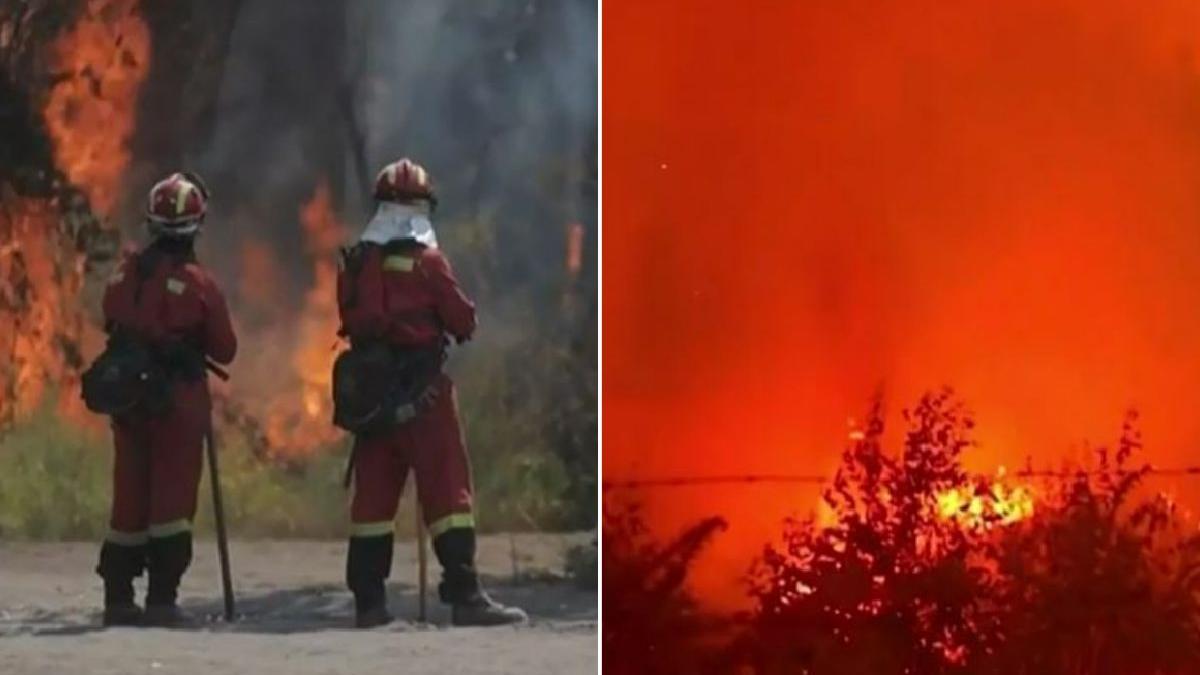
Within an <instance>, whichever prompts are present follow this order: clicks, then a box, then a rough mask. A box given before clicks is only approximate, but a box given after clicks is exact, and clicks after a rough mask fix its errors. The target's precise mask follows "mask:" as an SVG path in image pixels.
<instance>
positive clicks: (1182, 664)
mask: <svg viewBox="0 0 1200 675" xmlns="http://www.w3.org/2000/svg"><path fill="white" fill-rule="evenodd" d="M903 417H904V419H905V421H906V423H907V425H908V429H907V431H906V433H905V435H904V441H903V446H902V448H901V449H900V451H899V453H898V454H889V453H888V452H886V451H885V450H884V448H883V445H882V442H881V438H882V435H883V414H882V408H881V406H880V405H878V404H876V405H875V406H874V407H873V410H872V412H871V414H870V415H869V416H868V419H869V422H868V424H867V426H866V428H865V429H863V430H862V431H861V432H856V433H855V434H853V435H852V438H853V442H852V444H851V445H850V446H848V447H847V448H846V450H845V451H844V452H843V455H842V463H841V466H840V468H839V469H838V471H837V473H836V475H835V477H834V478H833V480H832V481H831V482H830V484H829V487H828V488H827V489H826V491H825V492H824V495H823V499H824V503H825V505H826V506H827V507H828V514H827V515H825V514H823V515H822V516H821V517H820V518H813V517H810V518H807V519H793V520H789V521H787V522H786V523H785V524H784V527H783V533H782V534H783V537H782V543H781V544H780V545H771V546H767V547H766V548H765V550H764V552H763V555H762V557H761V559H760V561H759V562H758V563H757V565H756V567H755V569H754V570H753V571H752V573H751V575H750V577H749V582H750V588H751V593H752V595H753V598H754V600H755V601H756V603H757V609H756V611H755V613H754V615H753V617H752V618H751V619H750V620H749V621H748V622H746V623H745V624H744V625H741V626H738V627H735V624H730V623H726V624H724V628H725V630H724V636H723V638H722V639H720V640H714V639H712V635H711V633H712V631H710V630H706V629H707V628H709V627H711V626H713V625H714V624H713V621H712V620H711V619H709V620H706V619H705V618H704V615H703V613H702V611H701V610H700V609H698V607H697V604H696V600H694V599H692V598H691V597H690V596H688V595H687V593H686V592H685V591H684V590H683V585H682V584H683V581H684V579H685V577H686V574H687V567H688V565H689V564H690V563H691V562H692V561H693V560H694V557H695V554H696V552H697V551H698V547H699V545H700V544H701V543H702V542H703V541H705V540H706V539H707V538H708V537H710V536H711V535H712V534H713V533H715V532H716V531H717V530H718V529H719V526H717V525H716V523H720V521H719V519H709V520H705V521H702V522H700V523H698V524H697V525H696V526H694V527H693V528H692V529H691V530H689V531H688V533H687V534H685V535H684V536H683V537H681V538H680V539H678V540H677V541H675V542H674V543H671V544H668V545H666V546H665V547H657V546H654V545H652V544H650V543H648V542H647V541H646V540H645V532H646V529H645V526H644V525H643V524H642V523H641V522H640V520H639V518H640V515H639V513H638V511H637V510H624V511H619V512H616V513H611V514H610V513H607V512H606V517H605V529H604V536H603V541H604V547H605V548H604V552H603V553H604V556H603V557H604V577H605V578H604V582H605V610H604V611H605V637H604V650H605V657H606V659H607V660H606V663H609V664H612V663H614V662H616V664H617V667H616V668H615V672H679V670H680V668H678V664H679V659H680V658H681V657H680V655H681V654H688V655H689V658H692V659H694V660H695V662H696V663H699V664H705V665H706V666H709V667H717V668H719V669H724V672H731V671H736V670H737V669H738V668H740V669H741V670H740V671H739V672H752V673H759V674H764V675H767V674H774V673H811V674H820V675H825V674H830V673H833V674H846V675H860V674H869V675H891V674H893V673H895V674H900V673H922V674H925V673H964V674H980V675H984V674H987V675H991V674H999V673H1005V674H1006V675H1008V674H1015V675H1021V674H1024V673H1028V674H1030V675H1033V674H1035V673H1036V674H1037V675H1108V674H1112V675H1131V674H1135V673H1153V674H1155V675H1183V674H1184V673H1196V672H1200V533H1197V532H1196V526H1195V523H1191V522H1190V521H1189V520H1188V518H1187V517H1185V516H1184V515H1183V514H1182V513H1181V512H1180V511H1179V510H1178V509H1177V507H1176V506H1175V505H1174V503H1173V502H1172V501H1171V500H1170V499H1169V498H1167V497H1166V496H1164V495H1160V494H1151V493H1149V492H1147V491H1146V490H1145V485H1144V479H1145V478H1146V476H1147V475H1148V473H1149V472H1150V471H1151V469H1150V468H1149V467H1147V466H1141V467H1136V468H1132V467H1133V462H1134V460H1135V459H1136V455H1137V453H1138V452H1139V450H1140V448H1141V440H1140V436H1139V433H1138V431H1137V428H1136V417H1135V416H1134V415H1133V414H1130V416H1129V417H1128V418H1127V419H1126V422H1125V425H1124V428H1123V433H1122V434H1121V438H1120V441H1119V443H1118V444H1117V447H1116V450H1115V452H1113V451H1109V450H1106V449H1100V450H1097V451H1096V459H1095V461H1094V462H1093V463H1091V464H1089V465H1085V466H1078V467H1073V468H1069V469H1067V470H1063V471H1059V472H1052V473H1048V474H1045V482H1044V484H1039V486H1038V489H1037V490H1033V489H1032V488H1031V487H1029V486H1023V485H1011V484H1009V482H1008V480H1009V479H1006V478H1004V477H990V476H980V475H973V474H970V473H968V472H967V471H965V470H964V469H963V467H962V464H961V462H960V458H961V454H962V453H963V451H964V450H966V449H967V448H969V447H970V446H971V445H972V441H971V432H972V428H973V423H972V420H971V417H970V415H969V414H968V413H967V412H966V411H965V409H964V408H963V406H962V404H961V403H960V402H958V401H957V400H956V399H955V398H954V396H953V395H952V393H951V392H949V391H943V392H940V393H937V394H931V395H927V396H925V397H923V398H922V399H921V400H920V401H919V403H918V404H917V405H916V407H915V408H914V409H913V410H912V411H911V412H906V413H905V414H904V416H903ZM1018 475H1020V474H1018ZM1025 475H1026V476H1027V477H1029V476H1030V475H1031V473H1030V472H1027V473H1026V474H1025ZM1035 494H1036V497H1037V499H1036V505H1035V504H1034V495H1035ZM672 550H686V551H687V555H682V556H678V557H675V558H671V557H670V554H669V552H670V551H672ZM665 560H672V561H673V564H672V566H669V567H664V566H663V562H662V561H665ZM655 578H658V579H663V580H669V583H665V584H664V585H660V586H655V585H654V582H653V581H651V580H653V579H655ZM662 590H666V591H668V592H667V594H666V595H662V594H661V592H660V591H662ZM700 607H702V605H701V606H700ZM668 655H669V656H668ZM631 661H632V662H633V663H635V664H637V665H636V666H631V665H630V663H631Z"/></svg>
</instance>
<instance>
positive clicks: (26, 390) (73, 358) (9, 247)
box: [0, 0, 149, 426]
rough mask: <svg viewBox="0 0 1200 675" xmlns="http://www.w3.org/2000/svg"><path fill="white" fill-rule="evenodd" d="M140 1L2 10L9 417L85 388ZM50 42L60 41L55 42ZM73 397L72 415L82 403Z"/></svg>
mask: <svg viewBox="0 0 1200 675" xmlns="http://www.w3.org/2000/svg"><path fill="white" fill-rule="evenodd" d="M135 4H136V3H135V2H133V1H132V0H89V1H88V2H84V3H78V4H75V5H72V6H69V7H67V6H58V5H53V6H52V5H51V4H49V3H17V4H16V5H15V6H11V5H10V6H9V7H6V8H3V9H0V66H2V70H0V91H2V92H3V94H4V99H5V108H6V110H5V111H4V113H3V114H2V115H0V124H2V125H3V129H2V133H3V135H4V137H5V138H6V139H15V140H14V142H13V144H12V146H11V147H12V150H10V151H8V152H3V153H0V314H2V315H3V325H2V330H0V426H5V425H8V424H11V423H12V422H13V421H15V420H17V419H20V418H23V417H24V416H27V415H28V414H29V413H30V412H31V411H32V410H33V409H34V408H35V407H36V406H38V405H39V404H40V403H41V400H42V398H43V396H44V395H45V394H46V393H47V392H48V391H52V390H53V389H54V388H56V387H57V388H60V389H61V390H62V391H63V392H64V393H65V392H71V393H73V391H74V390H73V386H74V383H75V381H76V379H77V377H78V372H79V369H80V367H81V365H82V360H83V352H84V351H86V350H87V345H88V343H89V342H90V341H95V339H96V336H97V334H98V331H97V330H96V328H95V326H94V325H93V324H92V323H90V322H89V321H87V320H86V318H85V316H84V313H83V311H82V308H81V303H80V297H81V295H82V294H83V293H84V292H85V291H86V285H87V284H86V282H87V280H88V273H89V272H94V271H97V270H98V268H100V267H102V266H103V264H104V263H105V262H106V261H108V260H111V258H112V256H113V254H114V253H115V248H116V246H115V244H116V241H117V239H118V237H117V235H116V233H115V231H114V230H113V228H112V227H111V226H110V225H109V224H108V221H107V219H108V217H109V216H110V215H111V214H112V210H113V208H114V205H115V203H116V201H117V197H118V195H119V187H120V185H119V184H120V180H121V176H122V174H123V173H124V171H125V169H126V166H127V164H128V162H129V153H128V151H127V149H126V143H127V141H128V140H129V136H130V135H131V133H132V130H133V124H134V107H135V103H136V94H137V90H138V87H139V85H140V82H141V80H142V79H143V78H144V77H145V74H146V70H147V67H148V39H149V37H148V34H147V31H146V28H145V26H144V25H143V24H142V23H141V20H140V18H139V16H138V15H137V13H136V11H135ZM45 44H49V48H48V49H43V45H45ZM73 403H74V397H73V396H67V395H64V396H62V397H61V405H60V407H61V408H62V409H63V410H64V412H73V411H74V412H78V406H73V405H72V404H73Z"/></svg>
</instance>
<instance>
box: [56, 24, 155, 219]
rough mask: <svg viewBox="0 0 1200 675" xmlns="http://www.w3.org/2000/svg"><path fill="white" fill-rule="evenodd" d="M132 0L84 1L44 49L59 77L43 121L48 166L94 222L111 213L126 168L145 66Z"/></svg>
mask: <svg viewBox="0 0 1200 675" xmlns="http://www.w3.org/2000/svg"><path fill="white" fill-rule="evenodd" d="M136 7H137V0H89V1H88V2H87V5H86V7H85V8H84V11H83V14H82V15H81V16H80V17H79V19H78V20H77V21H76V23H75V25H74V26H72V27H71V29H70V30H69V31H67V32H65V33H63V34H62V35H61V36H59V37H58V39H56V40H55V41H54V43H53V44H52V45H51V47H50V60H51V64H52V67H53V70H54V71H56V72H57V73H59V74H60V76H61V77H62V79H61V80H59V81H58V83H57V84H55V85H54V87H53V88H52V89H51V90H50V94H49V100H48V102H47V103H46V107H45V109H44V110H43V118H44V119H45V122H46V127H47V129H48V131H49V133H50V139H51V141H52V142H53V146H54V161H55V164H56V165H57V166H58V168H59V169H60V170H61V171H62V172H63V173H64V174H66V176H67V178H68V179H69V180H70V181H71V183H73V184H74V185H77V186H79V187H80V188H81V189H82V190H83V191H84V192H85V193H86V194H87V196H88V200H89V202H90V204H91V207H92V210H93V211H94V212H95V213H97V214H98V215H100V216H108V215H109V214H111V213H112V210H113V207H114V205H115V204H116V201H117V198H118V196H119V194H120V185H121V176H122V175H123V174H124V172H125V169H126V167H128V165H129V159H130V153H129V148H128V142H129V138H130V137H131V136H132V134H133V129H134V124H135V121H136V114H135V107H136V104H137V93H138V89H139V88H140V87H141V84H142V80H143V79H145V77H146V72H147V70H148V69H149V64H150V31H149V29H148V28H147V27H146V24H145V23H144V22H143V21H142V19H141V17H140V16H139V15H138V14H137V11H136Z"/></svg>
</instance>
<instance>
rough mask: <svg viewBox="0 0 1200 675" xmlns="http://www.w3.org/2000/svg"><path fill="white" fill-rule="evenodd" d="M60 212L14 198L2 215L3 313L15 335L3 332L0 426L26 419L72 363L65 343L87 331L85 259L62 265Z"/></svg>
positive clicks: (66, 376)
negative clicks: (81, 297) (82, 311)
mask: <svg viewBox="0 0 1200 675" xmlns="http://www.w3.org/2000/svg"><path fill="white" fill-rule="evenodd" d="M57 224H58V214H57V212H56V210H55V209H54V208H53V207H52V206H51V205H50V204H49V203H48V202H46V201H43V200H36V199H21V198H12V199H8V200H5V204H4V208H3V209H0V308H3V310H4V311H5V314H6V317H5V320H4V321H5V324H6V325H8V326H11V328H12V329H11V330H6V331H4V332H0V372H3V373H5V375H6V377H5V382H4V384H5V387H6V391H0V422H9V421H12V420H14V419H20V418H23V417H25V416H27V415H28V414H29V413H31V412H32V411H33V409H34V408H36V407H37V405H38V404H39V403H40V402H41V400H42V398H43V396H44V395H45V394H46V392H47V389H48V388H49V387H50V386H52V385H53V384H54V383H59V382H63V381H65V380H69V379H70V377H71V376H72V375H73V374H75V372H76V368H75V364H74V363H72V361H71V360H70V359H69V357H68V355H67V351H66V350H64V349H62V348H61V347H62V346H63V345H73V344H77V343H78V342H79V339H80V336H81V334H82V331H83V325H82V321H81V319H80V317H79V315H78V314H76V313H75V312H72V311H71V310H69V309H68V308H69V307H72V306H74V305H75V298H76V296H77V295H78V293H79V289H80V280H81V279H82V271H81V266H80V265H81V262H82V261H81V260H80V259H79V258H78V257H75V258H68V259H65V260H64V259H63V258H62V257H61V256H60V255H59V254H58V252H59V251H60V250H61V248H60V246H59V244H58V242H57V241H55V237H54V233H55V232H54V228H55V227H56V226H57Z"/></svg>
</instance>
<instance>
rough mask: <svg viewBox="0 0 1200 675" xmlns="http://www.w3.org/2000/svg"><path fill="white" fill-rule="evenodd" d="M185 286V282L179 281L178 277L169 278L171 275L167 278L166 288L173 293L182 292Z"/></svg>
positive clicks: (178, 293)
mask: <svg viewBox="0 0 1200 675" xmlns="http://www.w3.org/2000/svg"><path fill="white" fill-rule="evenodd" d="M186 288H187V284H186V283H184V282H183V281H181V280H179V279H175V278H171V277H168V278H167V290H168V291H171V292H172V293H174V294H175V295H180V294H182V293H183V291H184V289H186Z"/></svg>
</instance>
